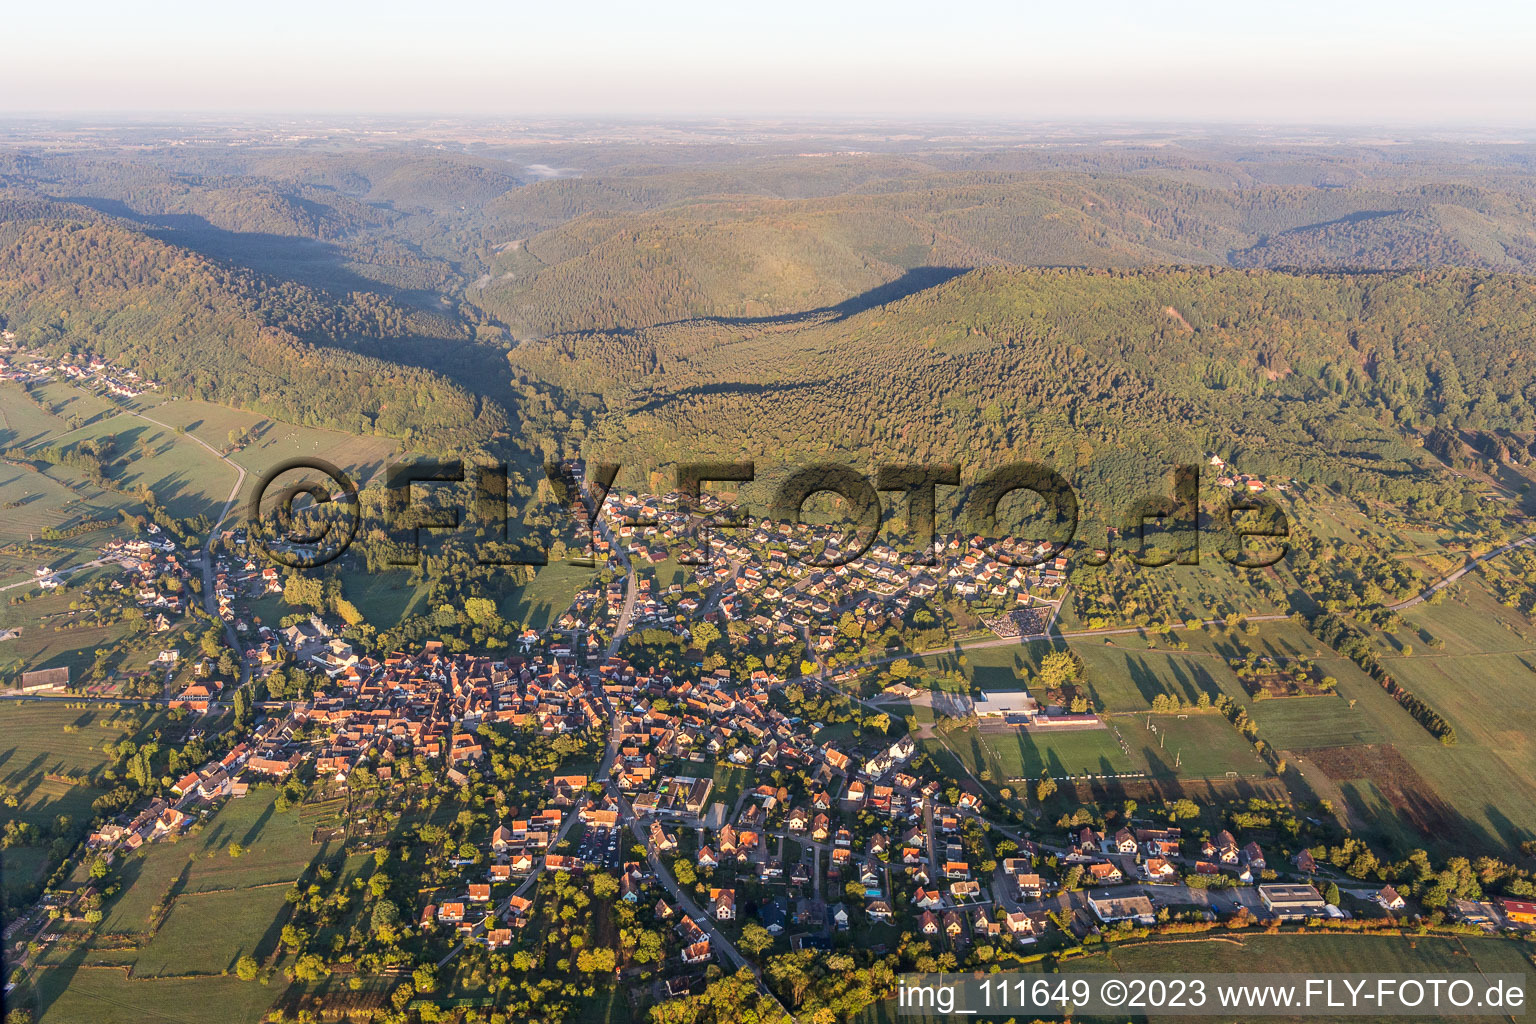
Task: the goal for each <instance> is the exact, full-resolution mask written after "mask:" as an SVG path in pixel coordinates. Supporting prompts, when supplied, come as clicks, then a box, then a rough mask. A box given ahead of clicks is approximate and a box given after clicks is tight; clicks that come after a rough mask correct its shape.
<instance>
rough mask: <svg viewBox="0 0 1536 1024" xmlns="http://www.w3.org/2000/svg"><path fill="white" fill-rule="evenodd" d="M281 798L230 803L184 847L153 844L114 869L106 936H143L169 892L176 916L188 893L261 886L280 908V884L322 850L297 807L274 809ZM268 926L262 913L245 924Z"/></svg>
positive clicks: (256, 793) (258, 901)
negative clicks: (236, 849)
mask: <svg viewBox="0 0 1536 1024" xmlns="http://www.w3.org/2000/svg"><path fill="white" fill-rule="evenodd" d="M276 796H277V795H276V793H275V792H274V791H273V790H270V789H262V790H253V791H252V792H251V794H250V795H249V796H248V797H246V798H244V799H243V800H231V801H229V802H228V803H226V804H225V805H224V806H223V807H222V808H220V810H219V812H218V813H217V814H215V815H214V816H213V817H212V818H210V819H208V820H207V821H205V822H203V823H202V825H201V826H200V828H199V830H198V831H196V832H194V833H192V834H189V835H187V836H184V837H183V838H182V839H181V840H180V841H179V842H174V843H169V842H158V843H152V844H150V845H148V846H146V847H144V848H143V849H142V850H140V852H138V853H136V854H134V855H132V856H130V857H128V858H127V859H126V860H125V861H124V862H123V863H122V865H121V866H120V867H119V868H118V869H117V870H118V872H120V874H121V878H122V881H123V883H124V885H123V891H122V892H121V893H120V894H119V895H118V896H117V898H116V899H114V900H113V901H112V902H111V903H110V904H108V905H107V907H106V908H105V911H106V919H105V921H104V922H103V924H102V931H103V932H107V933H135V934H136V933H141V932H144V931H145V930H147V929H148V928H150V927H151V925H152V924H153V921H152V915H153V911H154V908H155V906H156V904H159V903H162V902H163V901H164V898H165V897H166V896H167V895H168V894H169V895H173V896H175V897H176V898H177V903H176V905H175V906H174V907H173V908H172V913H173V914H174V913H176V912H177V910H179V908H180V899H181V898H182V897H183V896H184V895H186V894H191V895H197V894H206V893H215V892H223V891H230V890H236V891H238V890H252V889H254V888H255V887H258V886H273V888H272V889H270V890H260V891H261V892H265V893H274V892H275V893H277V894H278V900H277V902H278V904H279V905H280V904H281V895H282V893H283V887H282V886H281V885H279V884H277V883H287V882H292V881H293V880H294V879H296V878H298V877H299V875H300V874H301V873H302V872H303V871H304V869H305V868H307V867H308V866H309V864H310V863H311V862H312V861H313V860H314V859H315V857H316V856H317V855H318V854H320V853H322V852H323V851H324V849H325V848H324V847H320V846H315V845H313V844H311V843H310V832H311V828H310V826H309V825H307V824H305V823H304V822H302V821H301V820H300V819H299V812H298V811H297V810H291V811H287V812H284V813H278V811H277V810H276V808H275V807H274V806H273V804H274V801H275V800H276ZM232 842H234V843H240V844H241V845H242V846H244V847H246V851H245V853H244V854H243V855H242V856H240V857H238V858H234V857H230V856H229V853H228V846H229V844H230V843H232ZM250 905H251V906H257V907H259V906H262V905H264V898H262V897H252V899H251V901H250ZM269 921H270V917H264V916H261V915H257V916H254V917H252V918H250V919H248V920H247V921H245V922H243V927H244V928H245V930H246V931H250V930H253V929H262V930H264V929H265V927H266V925H267V924H268V923H269ZM158 940H159V936H158V935H157V936H156V941H158Z"/></svg>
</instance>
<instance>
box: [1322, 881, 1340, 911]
mask: <svg viewBox="0 0 1536 1024" xmlns="http://www.w3.org/2000/svg"><path fill="white" fill-rule="evenodd" d="M1339 898H1340V894H1339V884H1338V883H1337V882H1329V883H1328V886H1327V888H1325V889H1324V890H1323V899H1325V900H1327V901H1328V902H1329V903H1332V904H1333V905H1334V906H1338V905H1339Z"/></svg>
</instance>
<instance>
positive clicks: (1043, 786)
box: [1035, 775, 1056, 803]
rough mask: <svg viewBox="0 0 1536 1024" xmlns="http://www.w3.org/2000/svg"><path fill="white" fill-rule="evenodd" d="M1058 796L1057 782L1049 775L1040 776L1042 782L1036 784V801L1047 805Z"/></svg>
mask: <svg viewBox="0 0 1536 1024" xmlns="http://www.w3.org/2000/svg"><path fill="white" fill-rule="evenodd" d="M1055 794H1056V780H1055V779H1053V778H1051V777H1050V776H1049V775H1042V776H1040V781H1039V782H1037V783H1036V784H1035V799H1036V800H1037V801H1039V802H1040V803H1045V802H1046V801H1047V800H1049V799H1050V798H1051V797H1052V796H1054V795H1055Z"/></svg>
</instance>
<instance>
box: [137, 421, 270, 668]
mask: <svg viewBox="0 0 1536 1024" xmlns="http://www.w3.org/2000/svg"><path fill="white" fill-rule="evenodd" d="M125 411H126V410H125ZM127 415H129V416H136V417H138V418H139V419H141V420H144V421H145V422H148V423H153V424H154V425H155V426H157V427H160V428H162V429H164V430H169V431H171V432H172V433H175V432H176V428H175V427H173V426H171V425H170V424H169V423H162V422H161V421H160V420H157V419H155V418H154V417H153V416H146V415H144V414H143V413H141V412H127ZM180 436H182V437H185V438H189V439H190V440H192V441H194V442H195V443H197V444H200V445H202V446H203V447H204V448H206V449H207V450H208V452H209V453H210V454H211V455H212V456H213V457H214V458H216V459H218V460H219V461H220V462H222V463H224V464H225V465H226V466H229V467H230V468H231V469H233V470H234V471H235V486H233V487H231V488H230V489H229V497H228V498H226V499H225V500H224V510H223V511H222V512H220V513H219V518H218V520H217V521H215V522H214V524H213V529H211V530H209V531H208V539H207V540H206V541H204V542H203V556H202V559H201V561H202V568H203V608H204V609H205V610H206V611H207V612H208V614H209V615H212V616H213V617H214V618H218V617H219V610H218V602H217V601H216V600H215V598H214V594H213V544H214V541H215V540H216V539H217V538H218V536H219V531H220V530H221V529H223V528H224V521H225V520H226V519H228V518H229V514H230V513H231V512H233V511H234V509H235V503H236V502H237V501H239V500H240V491H241V489H242V488H243V487H245V467H243V466H241V465H239V464H238V463H236V462H233V461H231V460H230V459H228V458H226V457H225V456H224V453H222V452H220V451H219V450H218V449H217V448H215V447H213V445H211V444H209V443H208V442H206V441H204V440H203V439H202V438H200V437H198V436H196V435H195V434H191V433H188V432H185V431H184V432H182V434H181V435H180ZM224 639H225V640H226V641H227V642H228V643H229V646H230V648H231V649H232V650H233V651H234V652H235V660H236V661H237V662H238V663H239V665H240V685H242V686H244V685H245V683H246V682H247V681H248V680H249V679H250V677H251V667H250V666H249V665H247V664H246V662H245V651H244V649H243V648H242V647H241V646H240V637H239V635H238V634H237V633H236V632H235V627H234V625H233V624H231V623H228V622H226V623H224Z"/></svg>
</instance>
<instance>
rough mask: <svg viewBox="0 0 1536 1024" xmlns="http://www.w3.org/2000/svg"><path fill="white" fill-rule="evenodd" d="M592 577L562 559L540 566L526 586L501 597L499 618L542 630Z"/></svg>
mask: <svg viewBox="0 0 1536 1024" xmlns="http://www.w3.org/2000/svg"><path fill="white" fill-rule="evenodd" d="M591 579H592V570H591V569H588V568H584V567H582V566H579V565H568V564H566V563H564V562H551V563H550V564H549V565H546V566H543V567H541V568H540V569H539V570H538V572H537V573H536V574H535V575H534V577H533V580H532V582H530V583H529V584H528V585H527V586H523V587H518V588H516V589H514V590H513V591H512V592H511V593H510V594H508V595H507V596H506V597H505V598H503V599H502V601H501V603H500V611H501V617H502V618H503V619H505V620H507V621H508V622H513V623H518V624H524V623H526V624H527V625H529V626H532V627H533V628H534V629H542V628H544V627H546V626H548V625H549V624H550V623H552V622H554V621H555V620H556V619H558V618H559V617H560V616H561V615H562V614H564V613H565V610H566V609H567V608H569V607H570V606H571V599H572V598H574V597H575V596H576V591H578V590H580V589H581V588H582V587H584V586H586V585H587V583H589V582H590V581H591Z"/></svg>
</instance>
